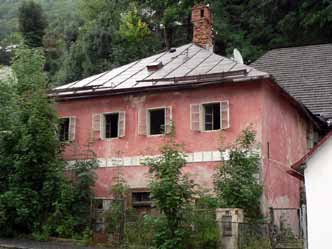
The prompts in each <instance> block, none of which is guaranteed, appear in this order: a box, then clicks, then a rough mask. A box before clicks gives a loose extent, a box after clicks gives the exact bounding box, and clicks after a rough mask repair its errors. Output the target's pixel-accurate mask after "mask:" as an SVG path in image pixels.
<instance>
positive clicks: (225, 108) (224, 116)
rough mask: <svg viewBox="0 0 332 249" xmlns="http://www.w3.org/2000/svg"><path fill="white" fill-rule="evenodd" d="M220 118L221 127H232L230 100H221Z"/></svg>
mask: <svg viewBox="0 0 332 249" xmlns="http://www.w3.org/2000/svg"><path fill="white" fill-rule="evenodd" d="M220 119H221V120H220V123H221V129H228V128H229V127H230V118H229V101H228V100H226V101H221V102H220Z"/></svg>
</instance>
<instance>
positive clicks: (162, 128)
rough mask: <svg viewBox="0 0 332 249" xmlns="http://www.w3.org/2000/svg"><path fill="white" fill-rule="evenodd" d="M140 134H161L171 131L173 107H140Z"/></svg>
mask: <svg viewBox="0 0 332 249" xmlns="http://www.w3.org/2000/svg"><path fill="white" fill-rule="evenodd" d="M137 114H138V127H137V128H138V135H144V136H145V135H161V134H167V133H169V132H170V131H171V124H172V107H170V106H169V107H161V108H151V109H144V108H142V109H140V110H139V111H138V113H137Z"/></svg>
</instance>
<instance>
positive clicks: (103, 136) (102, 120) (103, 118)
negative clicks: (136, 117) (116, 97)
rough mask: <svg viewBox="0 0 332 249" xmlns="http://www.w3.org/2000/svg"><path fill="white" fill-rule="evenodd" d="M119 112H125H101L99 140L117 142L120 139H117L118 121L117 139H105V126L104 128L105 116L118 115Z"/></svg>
mask: <svg viewBox="0 0 332 249" xmlns="http://www.w3.org/2000/svg"><path fill="white" fill-rule="evenodd" d="M120 112H124V113H126V112H125V111H111V112H102V113H100V114H101V120H100V134H101V136H100V137H101V140H105V141H111V140H118V139H120V138H121V137H119V122H120V119H118V136H117V137H108V138H106V126H105V121H106V120H105V115H109V114H119V115H120Z"/></svg>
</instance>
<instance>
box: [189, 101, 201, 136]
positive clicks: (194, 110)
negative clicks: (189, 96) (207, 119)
mask: <svg viewBox="0 0 332 249" xmlns="http://www.w3.org/2000/svg"><path fill="white" fill-rule="evenodd" d="M201 123H202V111H201V105H199V104H192V105H190V129H191V130H193V131H200V130H201Z"/></svg>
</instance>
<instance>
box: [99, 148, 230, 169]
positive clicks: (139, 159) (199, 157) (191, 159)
mask: <svg viewBox="0 0 332 249" xmlns="http://www.w3.org/2000/svg"><path fill="white" fill-rule="evenodd" d="M156 157H159V155H157V156H132V157H122V158H116V157H113V158H98V161H99V166H100V167H102V168H108V167H117V166H140V165H142V164H143V163H144V161H145V160H146V159H147V158H156ZM185 158H186V161H187V163H201V162H220V161H222V159H223V160H228V158H229V156H228V153H221V152H220V151H199V152H193V153H186V154H185Z"/></svg>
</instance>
